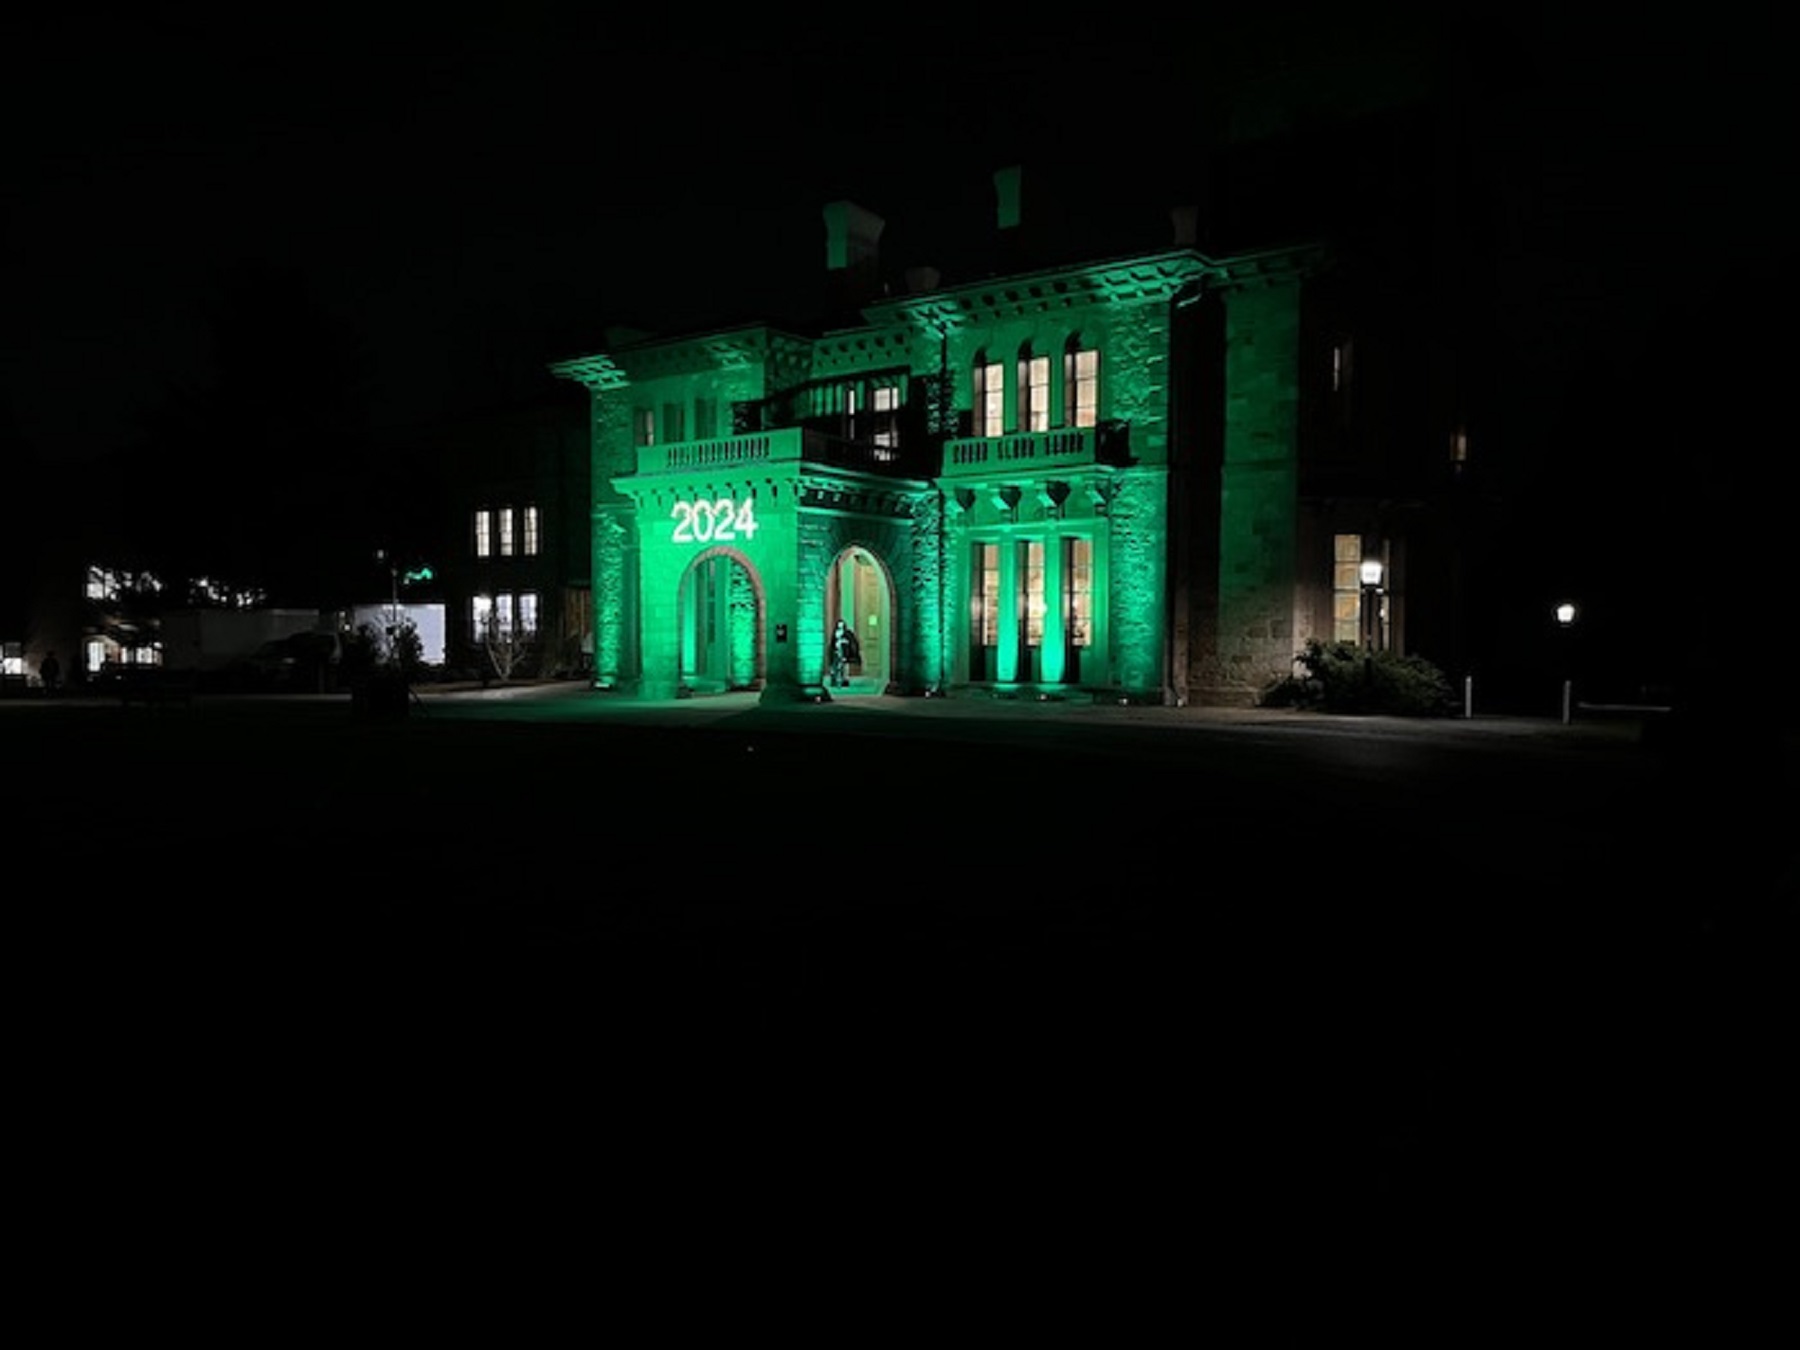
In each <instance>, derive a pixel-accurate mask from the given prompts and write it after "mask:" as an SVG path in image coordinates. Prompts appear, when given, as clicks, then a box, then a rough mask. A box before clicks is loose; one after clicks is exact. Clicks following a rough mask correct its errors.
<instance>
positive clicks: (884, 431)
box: [870, 384, 900, 450]
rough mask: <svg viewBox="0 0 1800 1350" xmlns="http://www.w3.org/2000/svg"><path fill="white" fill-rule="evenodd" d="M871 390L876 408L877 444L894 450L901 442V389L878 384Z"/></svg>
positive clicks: (875, 438)
mask: <svg viewBox="0 0 1800 1350" xmlns="http://www.w3.org/2000/svg"><path fill="white" fill-rule="evenodd" d="M870 392H871V396H872V399H873V404H874V409H875V433H874V441H875V444H876V445H877V446H879V447H881V448H882V449H884V450H893V449H895V448H896V447H898V446H899V444H900V427H899V419H900V390H899V388H898V387H897V386H895V385H891V384H883V385H877V386H876V387H875V388H874V389H873V390H872V391H870Z"/></svg>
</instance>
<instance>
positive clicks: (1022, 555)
mask: <svg viewBox="0 0 1800 1350" xmlns="http://www.w3.org/2000/svg"><path fill="white" fill-rule="evenodd" d="M1019 598H1020V601H1021V602H1022V603H1023V605H1024V609H1025V645H1026V646H1027V647H1041V646H1043V645H1044V541H1043V540H1042V539H1031V540H1027V541H1026V542H1025V543H1023V544H1021V545H1020V546H1019Z"/></svg>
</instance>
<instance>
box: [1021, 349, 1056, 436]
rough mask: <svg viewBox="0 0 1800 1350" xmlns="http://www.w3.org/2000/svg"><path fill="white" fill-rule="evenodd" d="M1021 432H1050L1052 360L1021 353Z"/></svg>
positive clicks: (1025, 351) (1028, 352)
mask: <svg viewBox="0 0 1800 1350" xmlns="http://www.w3.org/2000/svg"><path fill="white" fill-rule="evenodd" d="M1019 430H1020V431H1048V430H1050V358H1049V357H1047V356H1033V355H1032V354H1031V349H1030V348H1029V347H1027V348H1026V349H1025V350H1024V351H1022V352H1020V353H1019Z"/></svg>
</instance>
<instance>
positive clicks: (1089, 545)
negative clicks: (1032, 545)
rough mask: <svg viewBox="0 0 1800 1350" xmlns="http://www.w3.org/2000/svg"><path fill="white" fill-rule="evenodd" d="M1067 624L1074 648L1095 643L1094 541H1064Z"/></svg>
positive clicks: (1065, 624)
mask: <svg viewBox="0 0 1800 1350" xmlns="http://www.w3.org/2000/svg"><path fill="white" fill-rule="evenodd" d="M1063 602H1064V626H1065V627H1066V628H1067V630H1068V640H1069V645H1070V646H1071V647H1091V646H1093V645H1094V541H1093V540H1091V539H1065V540H1063Z"/></svg>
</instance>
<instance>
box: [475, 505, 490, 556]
mask: <svg viewBox="0 0 1800 1350" xmlns="http://www.w3.org/2000/svg"><path fill="white" fill-rule="evenodd" d="M493 551H494V518H493V515H492V514H491V513H490V512H488V511H486V510H481V511H477V512H476V513H475V556H476V557H477V558H485V557H488V556H489V555H490V554H492V553H493Z"/></svg>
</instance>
